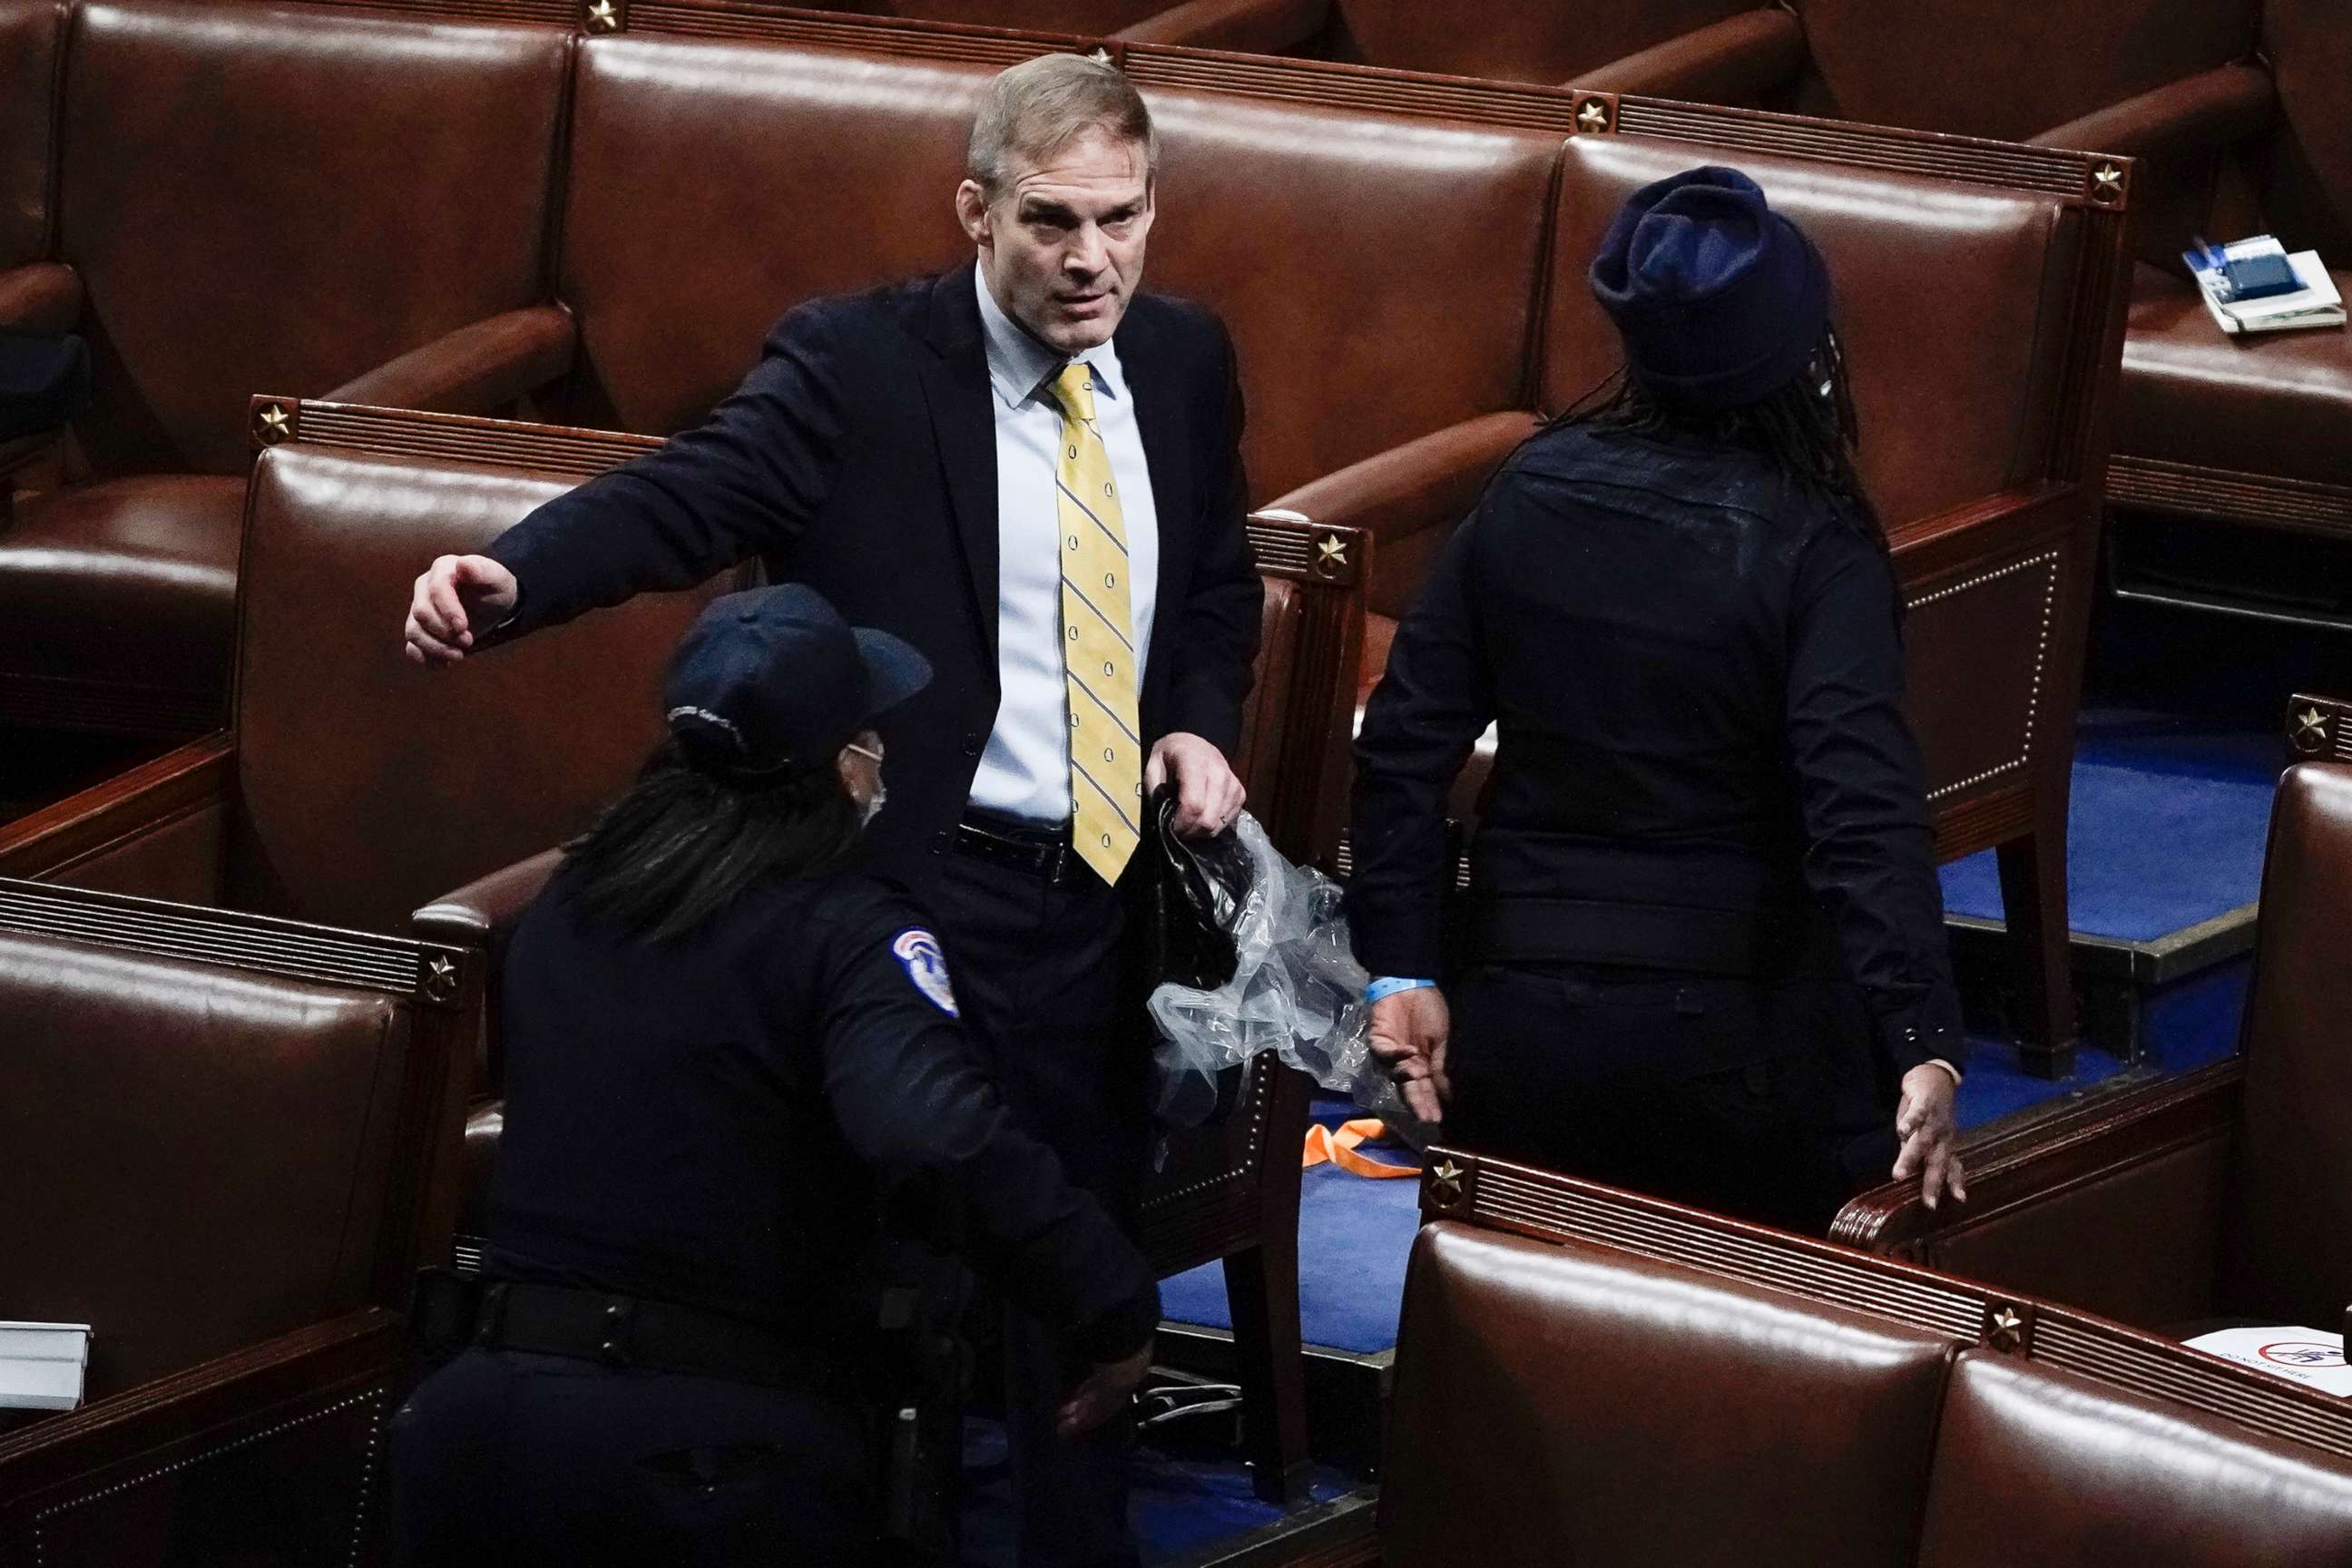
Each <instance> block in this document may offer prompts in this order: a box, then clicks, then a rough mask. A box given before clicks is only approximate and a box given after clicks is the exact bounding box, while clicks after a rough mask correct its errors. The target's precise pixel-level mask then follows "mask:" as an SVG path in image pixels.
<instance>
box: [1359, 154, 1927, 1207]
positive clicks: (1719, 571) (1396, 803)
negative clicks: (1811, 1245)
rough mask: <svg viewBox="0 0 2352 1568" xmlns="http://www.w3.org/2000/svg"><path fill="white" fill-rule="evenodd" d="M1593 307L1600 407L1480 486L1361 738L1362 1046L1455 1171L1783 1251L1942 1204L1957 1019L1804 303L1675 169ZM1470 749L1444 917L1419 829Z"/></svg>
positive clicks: (1763, 238) (1761, 250)
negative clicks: (1866, 1198)
mask: <svg viewBox="0 0 2352 1568" xmlns="http://www.w3.org/2000/svg"><path fill="white" fill-rule="evenodd" d="M1591 287H1592V290H1593V293H1594V295H1595V296H1596V297H1597V298H1598V300H1600V302H1601V306H1602V308H1603V309H1604V310H1607V311H1608V312H1609V314H1610V316H1611V318H1612V320H1613V321H1614V322H1615V323H1616V325H1617V328H1618V331H1619V333H1620V335H1621V337H1622V340H1623V343H1624V349H1625V356H1626V364H1627V368H1626V372H1625V374H1624V375H1623V376H1622V378H1621V379H1619V380H1618V381H1616V382H1615V383H1614V384H1612V385H1609V386H1605V387H1604V388H1602V389H1601V391H1600V392H1598V393H1596V395H1595V396H1594V397H1593V398H1591V399H1589V400H1587V403H1586V405H1583V406H1581V407H1579V408H1577V409H1573V410H1570V413H1569V414H1568V415H1566V416H1563V417H1561V418H1559V419H1558V420H1555V421H1554V422H1552V423H1551V424H1550V425H1549V426H1548V427H1546V428H1545V429H1544V430H1542V431H1540V432H1538V434H1537V435H1536V436H1535V437H1532V438H1531V439H1529V440H1528V442H1527V443H1526V444H1525V445H1524V446H1522V447H1520V448H1519V450H1518V451H1517V453H1516V454H1514V455H1513V457H1512V458H1510V459H1509V460H1508V461H1507V463H1505V465H1504V466H1503V468H1502V469H1501V471H1500V472H1499V473H1498V474H1497V475H1496V478H1495V479H1494V481H1493V483H1492V484H1491V485H1490V486H1489V487H1488V489H1487V490H1486V493H1485V495H1484V496H1483V497H1482V498H1481V500H1480V501H1479V504H1478V506H1477V507H1476V509H1475V510H1474V512H1473V513H1472V515H1471V516H1470V518H1469V519H1468V520H1467V521H1465V522H1464V523H1463V525H1462V526H1461V528H1460V529H1459V530H1458V531H1456V532H1455V533H1454V536H1453V538H1452V539H1451V541H1450V542H1448V544H1447V545H1446V547H1445V549H1444V552H1443V554H1442V555H1441V556H1440V558H1439V559H1438V561H1437V563H1436V564H1435V566H1434V568H1433V572H1432V574H1431V577H1430V580H1429V582H1428V584H1426V586H1425V588H1424V590H1423V595H1422V596H1421V598H1420V600H1419V602H1418V603H1417V604H1416V605H1414V607H1413V609H1412V613H1411V614H1410V615H1409V616H1407V617H1406V618H1405V620H1404V622H1403V624H1402V626H1401V627H1400V629H1399V631H1398V634H1397V637H1396V641H1395V644H1394V647H1393V648H1392V649H1391V653H1390V656H1389V663H1388V670H1387V675H1386V677H1385V679H1382V681H1381V685H1380V687H1379V689H1377V690H1376V691H1375V692H1374V693H1373V694H1372V697H1371V700H1370V704H1369V705H1368V707H1367V708H1366V710H1365V713H1364V721H1363V726H1362V731H1361V735H1360V740H1359V742H1358V745H1357V785H1356V797H1355V815H1354V832H1353V840H1354V847H1355V856H1356V870H1355V875H1354V878H1353V879H1352V881H1351V883H1350V885H1349V890H1348V908H1349V918H1350V921H1351V924H1352V929H1353V931H1354V939H1355V947H1356V952H1357V956H1358V957H1359V958H1360V959H1361V960H1362V962H1363V963H1364V965H1365V967H1366V969H1367V970H1369V971H1370V973H1372V974H1373V975H1374V976H1375V977H1376V978H1375V979H1374V981H1373V983H1372V985H1371V988H1370V997H1371V1000H1372V1002H1373V1010H1374V1016H1373V1024H1372V1028H1373V1034H1374V1042H1373V1043H1374V1045H1375V1047H1376V1048H1377V1049H1378V1050H1379V1051H1380V1052H1381V1055H1382V1056H1383V1057H1384V1058H1386V1059H1387V1061H1388V1062H1389V1064H1390V1066H1391V1070H1392V1072H1393V1073H1394V1074H1395V1075H1396V1076H1397V1077H1398V1079H1400V1081H1401V1084H1402V1088H1403V1089H1404V1091H1405V1093H1406V1096H1407V1098H1408V1099H1409V1100H1412V1102H1413V1103H1414V1104H1415V1106H1416V1107H1417V1108H1418V1109H1419V1110H1421V1111H1422V1112H1423V1114H1424V1115H1426V1116H1428V1117H1430V1118H1432V1119H1433V1120H1435V1119H1441V1118H1442V1119H1443V1121H1444V1123H1445V1131H1444V1137H1445V1139H1446V1141H1447V1142H1452V1143H1454V1144H1456V1145H1459V1146H1461V1147H1465V1148H1468V1149H1473V1150H1478V1151H1482V1152H1493V1153H1496V1154H1499V1155H1504V1156H1507V1157H1510V1158H1516V1159H1520V1160H1524V1161H1528V1162H1529V1163H1537V1164H1541V1165H1545V1166H1549V1167H1552V1168H1556V1169H1560V1170H1565V1171H1568V1172H1570V1173H1575V1174H1579V1175H1583V1176H1588V1177H1591V1178H1592V1179H1595V1180H1599V1181H1603V1182H1607V1183H1610V1184H1614V1185H1619V1186H1623V1187H1629V1188H1633V1189H1635V1190H1638V1191H1643V1192H1648V1193H1652V1194H1659V1195H1663V1196H1666V1197H1670V1198H1675V1199H1677V1200H1680V1201H1683V1202H1687V1203H1691V1204H1695V1205H1700V1206H1703V1207H1706V1208H1710V1209H1714V1210H1717V1211H1719V1212H1725V1213H1729V1214H1734V1215H1744V1216H1747V1217H1750V1218H1754V1219H1759V1220H1764V1221H1767V1222H1771V1223H1776V1224H1780V1225H1782V1226H1789V1227H1791V1228H1798V1229H1804V1230H1811V1231H1815V1232H1819V1231H1822V1230H1823V1229H1825V1228H1826V1227H1827V1226H1828V1224H1829V1222H1830V1219H1831V1217H1832V1215H1834V1213H1835V1212H1836V1210H1837V1207H1838V1206H1839V1205H1840V1204H1841V1203H1842V1202H1843V1199H1844V1197H1845V1196H1846V1195H1847V1194H1849V1193H1850V1192H1851V1191H1852V1190H1853V1188H1854V1187H1855V1186H1857V1185H1859V1184H1862V1183H1864V1182H1865V1181H1868V1180H1872V1179H1884V1173H1885V1171H1886V1170H1887V1169H1888V1168H1889V1166H1890V1165H1891V1166H1892V1169H1893V1171H1894V1173H1895V1176H1896V1177H1898V1178H1900V1177H1905V1176H1908V1175H1910V1174H1912V1173H1920V1174H1922V1175H1923V1177H1924V1179H1925V1182H1926V1187H1927V1202H1928V1203H1929V1204H1930V1205H1934V1204H1936V1203H1937V1202H1938V1201H1939V1199H1940V1197H1941V1196H1942V1194H1944V1193H1945V1192H1950V1193H1951V1194H1954V1195H1955V1196H1958V1195H1961V1170H1960V1163H1959V1161H1958V1158H1957V1156H1956V1155H1955V1154H1954V1153H1953V1152H1952V1146H1953V1137H1954V1132H1953V1121H1952V1102H1953V1097H1954V1091H1955V1089H1956V1088H1957V1085H1958V1079H1959V1067H1960V1062H1961V1058H1962V1051H1963V1045H1962V1040H1961V1035H1960V1023H1959V1007H1958V998H1957V994H1956V993H1955V991H1954V988H1953V984H1952V978H1951V971H1950V961H1949V956H1948V951H1947V949H1946V945H1945V936H1944V927H1943V910H1942V902H1941V897H1940V894H1939V891H1938V889H1937V881H1936V870H1935V854H1934V841H1933V837H1932V835H1931V833H1930V831H1929V826H1928V816H1927V802H1926V798H1925V793H1924V785H1923V784H1922V781H1921V771H1920V763H1919V754H1918V748H1917V746H1916V744H1915V742H1914V741H1913V738H1912V735H1911V731H1910V730H1909V728H1908V726H1907V724H1906V720H1905V717H1904V712H1903V656H1902V638H1901V629H1900V613H1901V611H1900V601H1899V598H1898V595H1897V591H1896V585H1895V574H1894V571H1893V567H1892V564H1891V563H1890V561H1889V556H1888V550H1887V544H1886V539H1885V533H1884V531H1883V530H1882V528H1881V526H1880V522H1879V520H1878V517H1877V515H1876V513H1875V512H1874V510H1873V509H1872V507H1871V504H1870V501H1869V499H1868V497H1867V496H1866V495H1864V491H1863V487H1862V485H1861V482H1860V480H1859V479H1858V478H1857V477H1856V474H1855V469H1854V465H1853V443H1854V439H1855V436H1856V426H1855V422H1854V419H1853V405H1852V400H1851V398H1850V396H1849V395H1848V393H1847V387H1846V379H1845V372H1844V366H1843V360H1842V356H1841V353H1840V349H1839V344H1838V340H1837V336H1836V333H1835V332H1834V331H1833V330H1832V325H1831V288H1830V278H1829V273H1828V270H1827V268H1826V267H1825V266H1824V264H1823V262H1822V258H1821V256H1820V254H1819V253H1818V252H1817V251H1816V250H1815V249H1814V247H1813V246H1812V244H1811V242H1810V241H1809V240H1808V239H1807V237H1805V235H1804V234H1803V233H1802V232H1801V230H1800V229H1799V228H1798V227H1797V226H1796V225H1795V224H1793V223H1791V222H1790V220H1789V219H1788V218H1787V217H1786V216H1783V215H1781V214H1779V213H1776V212H1774V211H1772V210H1771V208H1770V205H1769V203H1768V202H1767V201H1766V199H1765V196H1764V193H1763V192H1762V191H1761V190H1760V189H1759V188H1758V187H1757V185H1756V184H1754V182H1752V181H1750V180H1749V179H1748V177H1747V176H1745V175H1744V174H1739V173H1738V172H1737V171H1735V170H1731V169H1722V168H1701V169H1694V170H1689V171H1686V172H1685V173H1683V174H1676V175H1675V176H1673V177H1672V178H1669V179H1666V180H1663V181H1660V182H1658V183H1656V184H1651V185H1648V186H1645V187H1643V189H1641V190H1639V191H1637V192H1635V193H1634V194H1633V195H1632V196H1631V197H1630V198H1629V199H1628V200H1627V201H1626V203H1625V205H1624V206H1623V208H1622V210H1621V211H1620V212H1619V213H1618V215H1617V216H1616V218H1615V220H1614V221H1613V222H1612V226H1611V227H1610V229H1609V231H1608V233H1607V235H1606V237H1605V238H1604V239H1603V241H1602V244H1601V250H1600V253H1599V255H1598V256H1597V257H1596V258H1595V259H1594V261H1593V263H1592V268H1591ZM1489 723H1493V724H1494V725H1496V729H1497V748H1496V756H1495V765H1494V772H1493V774H1492V777H1491V779H1490V780H1489V783H1488V785H1487V790H1486V798H1485V801H1484V804H1483V805H1482V807H1481V817H1480V824H1479V829H1478V833H1477V836H1476V837H1475V841H1474V843H1473V844H1472V847H1471V886H1470V889H1469V892H1468V896H1467V899H1466V903H1465V908H1464V909H1463V910H1462V911H1461V913H1462V915H1463V917H1464V918H1463V919H1461V920H1460V921H1450V920H1449V915H1450V913H1451V911H1450V910H1448V909H1447V908H1446V898H1447V894H1446V889H1447V888H1448V886H1449V884H1450V883H1451V881H1452V878H1451V876H1450V875H1449V873H1450V871H1451V868H1450V866H1449V865H1448V864H1447V863H1446V848H1445V831H1444V803H1445V797H1446V793H1447V790H1448V787H1449V785H1450V784H1452V782H1453V780H1454V775H1455V774H1456V773H1458V772H1459V771H1460V769H1461V766H1462V764H1463V762H1464V761H1465V758H1466V757H1467V755H1468V754H1469V752H1470V750H1471V747H1472V745H1473V743H1474V742H1475V741H1476V739H1477V737H1478V735H1479V734H1480V732H1481V731H1484V730H1485V729H1486V727H1487V725H1488V724H1489ZM1449 924H1451V925H1453V926H1454V927H1455V928H1456V929H1458V931H1459V932H1460V940H1459V942H1458V945H1457V946H1454V949H1453V951H1452V952H1450V953H1449V944H1448V942H1446V940H1445V934H1446V931H1447V928H1448V926H1449ZM1449 958H1450V961H1451V964H1452V967H1451V969H1450V971H1449V969H1448V967H1447V965H1448V963H1449ZM1440 982H1444V984H1443V985H1441V984H1440Z"/></svg>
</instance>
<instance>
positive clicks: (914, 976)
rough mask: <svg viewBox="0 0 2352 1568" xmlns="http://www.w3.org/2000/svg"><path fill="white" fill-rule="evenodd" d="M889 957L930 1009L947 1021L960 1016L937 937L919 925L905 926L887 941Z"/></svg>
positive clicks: (945, 953) (946, 961)
mask: <svg viewBox="0 0 2352 1568" xmlns="http://www.w3.org/2000/svg"><path fill="white" fill-rule="evenodd" d="M890 956H891V957H893V958H895V959H897V960H898V967H899V968H901V969H903V970H905V971H906V972H907V979H908V982H910V983H911V984H913V985H914V987H915V989H916V990H918V991H919V992H921V993H922V994H923V997H924V999H925V1000H926V1001H928V1002H929V1003H930V1005H932V1006H934V1007H937V1008H938V1009H939V1010H940V1012H942V1013H945V1014H946V1015H947V1016H949V1017H950V1018H957V1017H961V1016H962V1015H961V1013H959V1012H957V1011H956V999H955V992H954V990H953V989H952V988H950V986H949V984H948V955H947V952H946V951H945V950H944V949H942V948H941V947H940V939H939V938H938V937H935V936H933V935H932V934H931V933H930V932H929V931H925V930H924V929H923V928H922V927H920V926H908V928H907V929H906V930H905V931H900V932H899V933H898V935H897V936H894V937H892V938H891V939H890Z"/></svg>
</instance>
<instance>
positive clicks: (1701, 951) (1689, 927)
mask: <svg viewBox="0 0 2352 1568" xmlns="http://www.w3.org/2000/svg"><path fill="white" fill-rule="evenodd" d="M1468 956H1469V957H1470V958H1471V959H1472V960H1473V961H1475V962H1479V963H1618V964H1630V965H1633V966H1636V967H1640V968H1643V969H1677V970H1685V971H1688V972H1691V973H1699V974H1758V975H1780V976H1788V977H1794V976H1797V975H1812V974H1818V975H1828V974H1833V973H1836V967H1835V966H1836V951H1835V948H1834V946H1833V945H1832V940H1831V938H1830V935H1829V933H1828V931H1826V930H1825V929H1824V926H1823V922H1822V921H1820V920H1818V919H1815V918H1812V917H1811V916H1810V915H1809V914H1808V913H1806V912H1805V911H1801V910H1798V911H1790V910H1780V911H1760V910H1758V911H1750V910H1713V909H1701V908H1696V907H1689V906H1682V905H1674V904H1639V903H1631V902H1621V901H1619V900H1603V899H1535V898H1512V899H1491V900H1485V901H1483V902H1480V903H1478V904H1475V905H1474V906H1473V907H1472V910H1471V913H1470V931H1469V943H1468Z"/></svg>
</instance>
